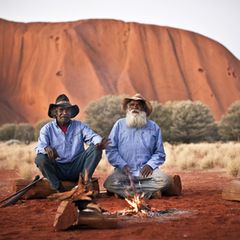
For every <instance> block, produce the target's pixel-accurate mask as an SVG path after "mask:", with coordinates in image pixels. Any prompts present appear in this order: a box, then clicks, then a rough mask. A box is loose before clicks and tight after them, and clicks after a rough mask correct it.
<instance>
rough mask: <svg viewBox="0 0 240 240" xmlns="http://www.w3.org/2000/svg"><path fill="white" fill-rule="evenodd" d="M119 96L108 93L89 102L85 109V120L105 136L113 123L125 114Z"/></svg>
mask: <svg viewBox="0 0 240 240" xmlns="http://www.w3.org/2000/svg"><path fill="white" fill-rule="evenodd" d="M121 101H122V97H121V96H113V95H108V96H104V97H102V98H100V99H99V100H97V101H95V102H92V103H90V104H89V105H88V106H87V107H86V109H85V114H86V115H85V122H86V123H87V124H88V125H89V126H90V127H91V128H92V129H93V130H94V131H96V132H97V133H98V134H100V135H101V136H103V137H107V136H108V135H109V133H110V131H111V129H112V127H113V125H114V123H115V122H116V121H117V120H118V119H120V118H122V117H123V116H125V113H124V112H123V111H122V110H121Z"/></svg>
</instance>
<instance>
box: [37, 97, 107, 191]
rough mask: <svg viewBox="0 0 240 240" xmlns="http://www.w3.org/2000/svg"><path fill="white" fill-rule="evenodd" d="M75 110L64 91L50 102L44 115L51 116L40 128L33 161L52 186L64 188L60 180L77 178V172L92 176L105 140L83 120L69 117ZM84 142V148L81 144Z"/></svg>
mask: <svg viewBox="0 0 240 240" xmlns="http://www.w3.org/2000/svg"><path fill="white" fill-rule="evenodd" d="M78 113H79V107H78V106H77V105H72V104H71V103H70V101H69V99H68V97H67V96H66V95H65V94H61V95H59V96H58V97H57V99H56V102H55V104H50V105H49V109H48V116H49V117H51V118H54V119H55V120H54V121H51V122H49V123H47V124H46V125H44V126H43V127H42V129H41V130H40V135H39V139H38V144H37V147H36V153H37V156H36V159H35V163H36V165H37V166H38V168H39V169H40V171H41V172H42V174H43V176H44V177H46V178H47V179H48V181H49V183H50V185H51V187H52V188H53V189H55V190H56V191H58V192H64V191H65V189H64V187H63V185H62V183H61V181H74V182H75V181H77V180H78V178H79V174H80V173H83V175H84V173H85V171H86V172H87V174H88V177H89V179H90V178H91V177H92V175H93V172H94V170H95V168H96V167H97V165H98V163H99V161H100V159H101V157H102V149H104V148H106V146H107V144H108V141H107V140H106V139H102V137H101V136H99V135H98V134H96V133H95V132H94V131H93V130H91V129H90V128H89V127H88V126H87V125H85V124H84V123H82V122H80V121H77V120H71V118H74V117H75V116H76V115H77V114H78ZM85 143H86V144H88V145H89V147H88V149H87V150H85V149H84V144H85Z"/></svg>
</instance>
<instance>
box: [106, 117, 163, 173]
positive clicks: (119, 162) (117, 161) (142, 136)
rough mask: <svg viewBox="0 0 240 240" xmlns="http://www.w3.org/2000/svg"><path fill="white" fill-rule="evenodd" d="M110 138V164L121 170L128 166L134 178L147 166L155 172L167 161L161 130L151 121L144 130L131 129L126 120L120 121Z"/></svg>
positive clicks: (148, 121) (115, 125)
mask: <svg viewBox="0 0 240 240" xmlns="http://www.w3.org/2000/svg"><path fill="white" fill-rule="evenodd" d="M109 138H110V141H111V143H110V144H109V145H108V147H107V149H106V154H107V157H108V160H109V162H110V163H111V164H112V165H113V166H114V167H116V168H120V169H122V168H123V167H124V166H125V165H128V166H129V167H130V169H131V172H132V174H133V175H134V176H139V175H140V170H141V168H142V167H143V166H144V165H145V164H148V165H149V166H151V167H152V169H153V170H154V169H156V168H157V167H159V166H160V165H161V164H163V163H164V161H165V151H164V147H163V142H162V135H161V129H160V127H159V126H158V125H157V124H156V123H155V122H153V121H151V120H147V124H146V125H145V126H144V127H142V128H130V127H128V126H127V125H126V118H122V119H119V120H118V121H117V122H116V123H115V124H114V126H113V128H112V130H111V133H110V135H109Z"/></svg>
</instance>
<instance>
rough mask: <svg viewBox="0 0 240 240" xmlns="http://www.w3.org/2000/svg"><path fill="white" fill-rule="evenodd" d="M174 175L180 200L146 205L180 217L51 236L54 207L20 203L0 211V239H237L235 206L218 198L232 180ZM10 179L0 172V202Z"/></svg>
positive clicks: (110, 200)
mask: <svg viewBox="0 0 240 240" xmlns="http://www.w3.org/2000/svg"><path fill="white" fill-rule="evenodd" d="M172 174H173V173H172ZM178 174H180V176H181V178H182V183H183V195H182V196H180V197H162V198H161V199H157V200H155V199H154V200H150V201H149V202H148V203H149V205H150V206H151V207H154V208H157V209H158V210H169V209H175V210H177V211H178V212H179V213H180V214H172V215H163V216H161V217H158V218H148V219H140V218H127V219H125V220H122V219H121V220H119V225H118V227H117V228H116V229H71V230H68V231H63V232H56V231H54V228H53V222H54V218H55V214H56V209H57V207H58V205H59V203H58V202H54V201H50V200H47V199H41V200H39V199H36V200H21V201H18V202H17V204H15V205H12V206H8V207H6V208H0V229H1V231H0V239H15V240H20V239H41V240H42V239H58V240H63V239H64V240H82V239H88V240H91V239H104V240H107V239H124V240H126V239H139V240H141V239H145V240H146V239H163V240H164V239H168V240H172V239H208V240H209V239H214V240H215V239H217V240H221V239H236V240H237V239H240V202H234V201H226V200H223V199H222V198H221V192H222V189H223V186H224V184H226V183H227V182H229V181H230V180H232V179H233V178H232V177H230V176H228V175H226V174H225V173H224V172H218V171H210V172H209V171H194V172H178ZM95 176H96V177H99V176H100V175H95ZM16 178H17V175H16V174H15V173H14V172H13V171H0V179H1V180H0V190H1V191H0V200H2V199H3V198H4V197H6V196H8V195H9V194H11V193H12V190H11V189H12V184H13V182H14V180H15V179H16ZM99 180H100V185H101V183H102V181H103V180H104V176H100V179H99ZM97 202H98V204H99V205H100V206H101V207H103V208H104V209H106V210H108V211H109V212H114V211H120V210H123V209H124V208H126V207H127V203H126V202H125V200H121V199H116V198H114V197H101V198H98V199H97Z"/></svg>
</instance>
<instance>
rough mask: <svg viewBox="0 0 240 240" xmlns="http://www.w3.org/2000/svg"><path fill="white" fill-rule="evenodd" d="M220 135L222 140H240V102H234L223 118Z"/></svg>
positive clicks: (220, 124)
mask: <svg viewBox="0 0 240 240" xmlns="http://www.w3.org/2000/svg"><path fill="white" fill-rule="evenodd" d="M219 135H220V137H221V139H222V140H232V141H239V140H240V101H236V102H234V103H233V104H232V105H231V106H230V107H229V108H228V111H227V113H226V114H225V115H223V117H222V118H221V121H220V123H219Z"/></svg>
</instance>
